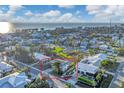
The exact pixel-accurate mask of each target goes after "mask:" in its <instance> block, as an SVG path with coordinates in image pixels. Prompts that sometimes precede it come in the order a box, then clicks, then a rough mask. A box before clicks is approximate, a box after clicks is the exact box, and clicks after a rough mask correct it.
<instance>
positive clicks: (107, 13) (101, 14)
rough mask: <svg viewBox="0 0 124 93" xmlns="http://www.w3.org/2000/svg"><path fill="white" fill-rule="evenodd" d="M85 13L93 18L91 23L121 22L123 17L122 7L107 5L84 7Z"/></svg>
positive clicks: (123, 10)
mask: <svg viewBox="0 0 124 93" xmlns="http://www.w3.org/2000/svg"><path fill="white" fill-rule="evenodd" d="M86 11H87V12H88V14H89V15H92V16H93V19H92V21H94V22H96V21H98V22H109V21H110V19H111V20H112V21H113V22H122V20H121V19H123V16H124V6H118V5H107V6H104V5H102V6H100V5H97V6H91V5H90V6H86Z"/></svg>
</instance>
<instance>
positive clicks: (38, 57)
mask: <svg viewBox="0 0 124 93" xmlns="http://www.w3.org/2000/svg"><path fill="white" fill-rule="evenodd" d="M34 58H35V59H36V60H38V61H41V62H42V61H43V62H46V61H48V60H50V59H51V58H50V57H48V56H45V55H43V54H42V53H38V52H35V53H34Z"/></svg>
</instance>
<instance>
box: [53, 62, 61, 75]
mask: <svg viewBox="0 0 124 93" xmlns="http://www.w3.org/2000/svg"><path fill="white" fill-rule="evenodd" d="M60 64H61V63H60V62H55V63H54V64H53V66H52V67H53V71H54V72H55V73H56V74H58V75H61V74H62V71H61V69H60Z"/></svg>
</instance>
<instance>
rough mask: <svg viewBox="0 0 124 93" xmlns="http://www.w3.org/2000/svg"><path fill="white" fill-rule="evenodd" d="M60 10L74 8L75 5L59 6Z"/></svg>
mask: <svg viewBox="0 0 124 93" xmlns="http://www.w3.org/2000/svg"><path fill="white" fill-rule="evenodd" d="M58 7H60V8H74V5H58Z"/></svg>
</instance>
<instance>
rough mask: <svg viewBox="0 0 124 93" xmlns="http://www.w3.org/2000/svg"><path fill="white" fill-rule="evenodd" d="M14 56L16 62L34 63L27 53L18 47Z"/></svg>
mask: <svg viewBox="0 0 124 93" xmlns="http://www.w3.org/2000/svg"><path fill="white" fill-rule="evenodd" d="M14 55H15V59H16V60H19V61H22V62H24V63H31V62H34V59H33V57H32V56H30V55H29V52H28V51H26V50H25V49H23V48H21V47H20V46H18V45H17V46H16V49H15V54H14Z"/></svg>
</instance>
